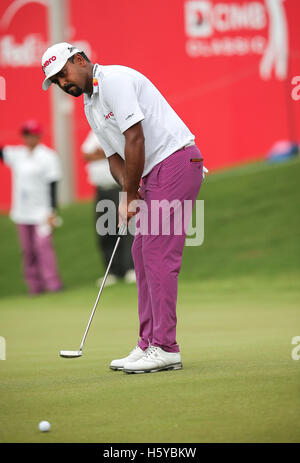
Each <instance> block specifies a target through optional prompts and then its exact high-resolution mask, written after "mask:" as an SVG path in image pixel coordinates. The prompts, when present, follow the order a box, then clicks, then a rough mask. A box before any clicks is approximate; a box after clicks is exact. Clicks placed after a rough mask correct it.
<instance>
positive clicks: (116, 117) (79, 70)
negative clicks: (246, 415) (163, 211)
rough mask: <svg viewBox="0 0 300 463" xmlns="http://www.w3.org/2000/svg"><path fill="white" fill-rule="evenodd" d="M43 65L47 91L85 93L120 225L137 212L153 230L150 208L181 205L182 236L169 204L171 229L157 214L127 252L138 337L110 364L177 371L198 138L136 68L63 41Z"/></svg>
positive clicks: (129, 369) (199, 170)
mask: <svg viewBox="0 0 300 463" xmlns="http://www.w3.org/2000/svg"><path fill="white" fill-rule="evenodd" d="M42 69H43V71H44V74H45V79H44V82H43V85H42V87H43V89H44V90H47V89H48V88H49V87H50V85H51V84H52V83H54V84H57V85H58V86H59V87H60V88H61V89H62V90H63V91H65V92H66V93H68V94H69V95H72V96H74V97H79V96H80V95H82V94H84V109H85V114H86V117H87V120H88V122H89V124H90V126H91V128H92V130H93V131H94V132H95V133H96V135H97V138H98V140H99V142H100V144H101V146H102V148H103V150H104V152H105V155H106V157H107V158H108V161H109V166H110V171H111V173H112V175H113V177H114V178H115V180H116V181H117V182H118V183H119V185H120V186H121V188H122V197H121V201H120V204H119V225H121V223H123V222H126V223H127V224H128V228H129V229H130V228H131V222H130V221H131V219H132V217H134V215H136V214H137V212H138V214H139V215H138V217H139V220H140V221H141V222H142V223H143V226H145V228H147V226H148V225H149V224H151V227H152V219H153V215H154V214H153V211H154V213H155V214H156V213H157V210H158V209H159V204H161V203H162V202H164V204H166V203H168V204H171V203H172V202H173V201H175V203H176V204H177V205H178V204H179V205H180V206H181V207H182V208H183V210H184V213H183V215H182V217H181V222H180V227H181V230H180V232H179V233H178V230H176V233H175V226H174V225H175V211H174V208H170V209H169V213H168V215H167V220H169V223H170V233H165V231H164V227H163V226H164V223H162V220H163V219H162V220H161V216H160V215H159V216H158V217H159V220H158V224H157V223H155V224H154V225H155V226H154V228H155V230H154V232H153V231H152V228H151V230H150V232H148V233H144V232H143V233H141V232H138V233H136V234H135V239H134V243H133V247H132V255H133V261H134V267H135V272H136V278H137V290H138V312H139V321H140V331H139V336H140V339H139V341H138V345H137V346H136V348H135V349H134V350H133V351H132V352H131V353H130V354H129V355H128V356H127V357H124V358H121V359H116V360H113V361H112V362H111V364H110V368H112V369H115V370H123V371H124V372H126V373H145V372H155V371H159V370H165V369H168V370H169V369H173V370H177V369H180V368H182V363H181V354H180V349H179V346H178V344H177V341H176V325H177V318H176V304H177V288H178V275H179V271H180V267H181V262H182V253H183V248H184V243H185V237H186V231H185V229H186V227H185V224H186V222H187V223H188V222H189V219H190V217H191V210H190V211H188V212H187V213H186V210H185V201H186V200H187V201H190V202H191V203H192V204H194V202H195V201H196V198H197V195H198V193H199V190H200V187H201V183H202V178H203V158H202V155H201V153H200V151H199V149H198V148H197V146H196V145H195V137H194V135H193V134H192V133H191V132H190V130H189V129H188V127H187V126H186V125H185V124H184V122H183V121H182V120H181V119H180V118H179V116H178V115H177V114H176V112H175V111H174V110H173V109H172V108H171V106H170V105H169V104H168V102H167V101H166V99H165V98H164V97H163V96H162V94H161V93H160V92H159V91H158V89H157V88H156V87H155V86H154V85H153V83H152V82H151V81H150V80H149V79H148V78H147V77H145V76H144V75H143V74H141V73H140V72H138V71H136V70H134V69H131V68H128V67H125V66H118V65H111V66H104V65H99V64H97V63H96V64H93V63H91V61H90V60H89V59H88V58H87V56H86V55H85V54H84V53H83V52H82V51H81V50H79V49H78V48H76V47H74V46H73V45H71V44H68V43H66V42H63V43H59V44H55V45H53V46H51V47H50V48H48V49H47V50H46V52H45V53H44V55H43V57H42ZM141 179H142V185H141V188H140V181H141ZM141 200H143V201H141ZM132 206H135V207H133V209H132V208H131V207H132ZM137 208H138V209H137ZM155 208H156V209H155ZM158 212H159V211H158ZM157 225H158V226H157Z"/></svg>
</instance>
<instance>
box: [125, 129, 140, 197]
mask: <svg viewBox="0 0 300 463" xmlns="http://www.w3.org/2000/svg"><path fill="white" fill-rule="evenodd" d="M144 165H145V144H144V139H143V138H139V139H137V140H126V145H125V179H124V186H123V191H126V192H127V193H128V194H133V195H134V194H136V192H137V191H138V189H139V184H140V180H141V177H142V173H143V170H144Z"/></svg>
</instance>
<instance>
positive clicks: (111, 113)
mask: <svg viewBox="0 0 300 463" xmlns="http://www.w3.org/2000/svg"><path fill="white" fill-rule="evenodd" d="M104 117H105V119H110V118H111V117H114V113H113V112H112V111H111V112H110V113H108V114H104Z"/></svg>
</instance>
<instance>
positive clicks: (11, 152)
mask: <svg viewBox="0 0 300 463" xmlns="http://www.w3.org/2000/svg"><path fill="white" fill-rule="evenodd" d="M20 148H22V147H19V146H4V148H3V149H2V152H3V161H4V164H6V165H8V166H10V167H13V165H14V163H15V162H16V161H17V156H18V154H19V153H20Z"/></svg>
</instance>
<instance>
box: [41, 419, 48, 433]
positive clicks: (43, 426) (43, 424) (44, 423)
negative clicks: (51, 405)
mask: <svg viewBox="0 0 300 463" xmlns="http://www.w3.org/2000/svg"><path fill="white" fill-rule="evenodd" d="M39 430H40V431H42V432H47V431H50V423H49V422H48V421H41V422H40V423H39Z"/></svg>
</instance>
